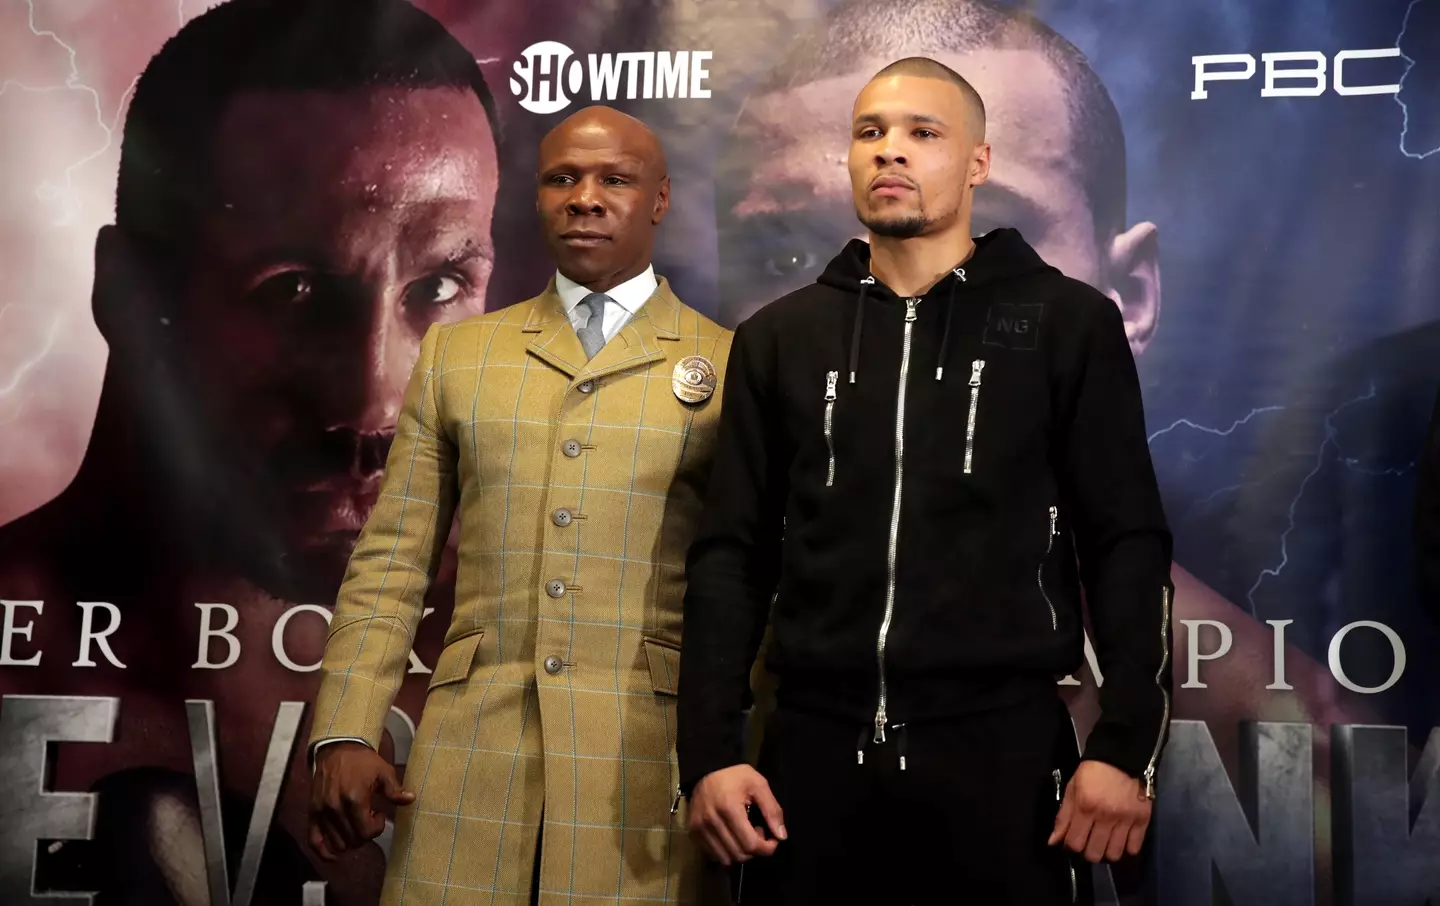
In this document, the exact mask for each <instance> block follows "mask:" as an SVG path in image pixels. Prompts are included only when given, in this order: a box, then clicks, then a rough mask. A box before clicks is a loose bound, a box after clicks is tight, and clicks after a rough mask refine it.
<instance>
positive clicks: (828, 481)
mask: <svg viewBox="0 0 1440 906" xmlns="http://www.w3.org/2000/svg"><path fill="white" fill-rule="evenodd" d="M839 381H840V372H838V371H827V372H826V373H825V449H826V450H828V451H829V452H830V469H829V471H827V472H826V473H825V487H827V488H828V487H831V486H832V485H834V484H835V435H834V433H833V430H832V429H833V427H834V423H835V385H836V384H837V383H839Z"/></svg>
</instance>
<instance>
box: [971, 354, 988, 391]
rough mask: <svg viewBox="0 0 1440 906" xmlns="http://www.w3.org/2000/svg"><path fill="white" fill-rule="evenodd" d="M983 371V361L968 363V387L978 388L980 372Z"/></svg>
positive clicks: (977, 360)
mask: <svg viewBox="0 0 1440 906" xmlns="http://www.w3.org/2000/svg"><path fill="white" fill-rule="evenodd" d="M984 370H985V360H984V359H976V360H975V361H973V362H971V363H970V386H971V387H979V386H980V372H982V371H984Z"/></svg>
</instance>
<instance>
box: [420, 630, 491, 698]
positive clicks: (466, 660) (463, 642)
mask: <svg viewBox="0 0 1440 906" xmlns="http://www.w3.org/2000/svg"><path fill="white" fill-rule="evenodd" d="M484 638H485V630H483V629H481V630H478V631H476V632H472V633H470V634H469V635H467V636H462V637H461V638H458V639H456V640H455V641H453V642H451V643H450V644H449V645H446V646H445V649H444V650H443V651H441V652H440V657H439V658H437V659H436V661H435V672H434V673H433V674H432V675H431V677H430V686H429V688H431V689H434V688H435V687H436V686H444V685H448V684H450V683H459V682H463V681H465V680H466V679H468V678H469V676H470V668H471V667H472V666H473V665H474V663H475V653H476V652H477V651H479V650H480V641H481V640H482V639H484Z"/></svg>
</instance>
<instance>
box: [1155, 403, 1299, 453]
mask: <svg viewBox="0 0 1440 906" xmlns="http://www.w3.org/2000/svg"><path fill="white" fill-rule="evenodd" d="M1284 408H1285V407H1284V406H1264V407H1262V408H1259V409H1251V410H1250V414H1249V415H1246V416H1245V417H1244V418H1242V419H1240V420H1238V421H1236V422H1235V423H1234V424H1233V425H1231V426H1230V427H1228V428H1210V427H1207V426H1205V425H1197V424H1195V423H1194V422H1192V421H1191V420H1190V419H1188V418H1182V419H1180V420H1179V421H1177V422H1175V423H1174V424H1172V425H1170V426H1169V427H1165V428H1161V429H1160V430H1159V431H1156V432H1155V433H1154V434H1152V435H1150V436H1149V437H1148V438H1146V442H1147V443H1152V444H1153V443H1154V442H1155V438H1157V437H1162V436H1164V435H1166V434H1169V433H1170V432H1171V431H1174V430H1175V429H1176V428H1182V427H1183V428H1190V429H1192V430H1195V431H1199V432H1201V433H1203V434H1213V435H1215V436H1216V437H1229V436H1230V435H1231V434H1234V433H1235V430H1236V429H1237V428H1239V427H1240V426H1241V425H1244V424H1247V423H1248V422H1249V421H1250V419H1252V418H1254V417H1255V416H1257V415H1262V414H1264V413H1266V412H1279V411H1280V410H1282V409H1284Z"/></svg>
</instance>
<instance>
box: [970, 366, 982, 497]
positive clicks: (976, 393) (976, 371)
mask: <svg viewBox="0 0 1440 906" xmlns="http://www.w3.org/2000/svg"><path fill="white" fill-rule="evenodd" d="M984 370H985V360H984V359H976V360H975V361H973V362H971V363H970V415H969V417H968V418H967V419H966V420H965V474H966V475H969V474H970V472H971V466H972V465H973V464H974V461H975V416H976V415H978V414H979V413H980V373H981V372H982V371H984Z"/></svg>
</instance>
